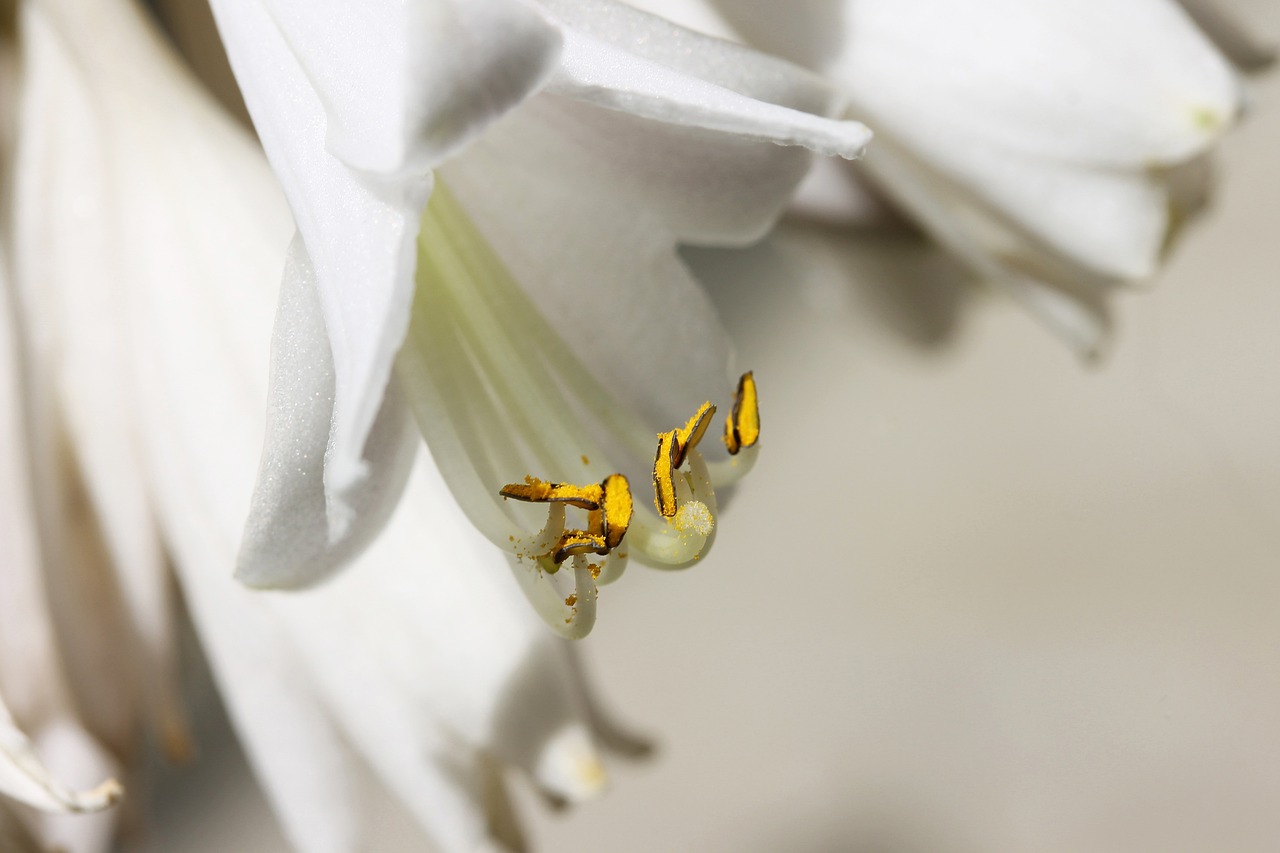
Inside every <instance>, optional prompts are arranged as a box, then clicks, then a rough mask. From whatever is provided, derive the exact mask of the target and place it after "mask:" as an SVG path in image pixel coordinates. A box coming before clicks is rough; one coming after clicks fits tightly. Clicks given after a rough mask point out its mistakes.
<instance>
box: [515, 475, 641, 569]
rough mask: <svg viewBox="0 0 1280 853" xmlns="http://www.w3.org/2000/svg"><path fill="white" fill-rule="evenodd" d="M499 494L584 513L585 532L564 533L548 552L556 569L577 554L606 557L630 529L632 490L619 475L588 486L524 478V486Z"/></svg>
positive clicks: (520, 484)
mask: <svg viewBox="0 0 1280 853" xmlns="http://www.w3.org/2000/svg"><path fill="white" fill-rule="evenodd" d="M498 494H500V495H502V496H503V497H504V498H514V499H515V500H518V501H528V502H530V503H564V504H568V505H569V506H574V507H578V508H579V509H585V510H587V529H586V530H566V531H565V532H564V534H563V535H562V536H561V537H560V539H559V541H557V542H556V544H555V546H554V547H553V548H552V549H551V551H550V552H549V553H550V554H551V556H552V561H553V562H554V563H555V564H556V565H557V566H558V565H560V564H561V563H563V562H564V561H565V560H567V559H569V558H570V557H573V556H576V555H578V554H599V555H600V556H602V557H603V556H605V555H606V554H608V553H609V552H610V551H612V550H613V549H614V548H617V547H618V546H619V545H620V544H622V538H623V537H624V536H626V535H627V528H628V527H629V526H630V525H631V512H632V508H633V507H632V501H631V486H630V485H629V484H628V483H627V478H626V477H624V476H622V475H621V474H610V475H609V476H608V477H605V479H604V481H603V482H600V483H596V484H594V485H590V486H575V485H571V484H568V483H548V482H546V481H544V480H539V479H538V478H536V477H525V478H524V482H523V483H509V484H507V485H505V486H503V487H502V489H501V490H500V491H499V492H498Z"/></svg>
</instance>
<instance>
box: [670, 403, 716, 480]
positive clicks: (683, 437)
mask: <svg viewBox="0 0 1280 853" xmlns="http://www.w3.org/2000/svg"><path fill="white" fill-rule="evenodd" d="M715 413H716V407H715V406H713V405H711V404H710V403H703V404H702V405H701V406H699V407H698V411H696V412H694V415H693V417H691V418H689V422H688V423H687V424H685V425H684V427H682V428H681V429H678V430H676V456H675V465H676V467H677V468H679V467H680V466H681V465H683V464H684V457H685V454H686V453H688V452H689V451H690V450H692V449H693V448H695V447H697V446H698V442H699V441H702V436H704V435H706V432H707V427H709V426H711V418H712V416H713V415H715Z"/></svg>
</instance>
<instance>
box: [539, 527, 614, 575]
mask: <svg viewBox="0 0 1280 853" xmlns="http://www.w3.org/2000/svg"><path fill="white" fill-rule="evenodd" d="M608 553H609V546H608V544H607V543H606V542H605V541H604V537H603V536H600V535H598V534H595V533H590V532H588V531H586V530H566V531H565V532H564V535H563V536H561V537H560V541H559V542H557V543H556V547H555V548H553V549H552V555H551V559H552V562H554V563H555V564H556V565H557V566H558V565H560V564H561V563H563V562H564V561H565V560H567V559H569V558H570V557H576V556H578V555H579V554H600V555H604V554H608Z"/></svg>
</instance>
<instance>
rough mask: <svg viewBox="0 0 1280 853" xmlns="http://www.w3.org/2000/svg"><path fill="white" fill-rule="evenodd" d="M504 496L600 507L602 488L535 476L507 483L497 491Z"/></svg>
mask: <svg viewBox="0 0 1280 853" xmlns="http://www.w3.org/2000/svg"><path fill="white" fill-rule="evenodd" d="M498 494H500V495H502V496H503V497H504V498H515V499H516V500H518V501H528V502H529V503H544V504H545V503H566V504H569V506H576V507H578V508H579V509H586V510H595V509H599V508H600V501H602V500H603V499H604V489H603V488H602V487H601V486H600V485H599V484H593V485H590V486H574V485H571V484H569V483H548V482H546V481H545V480H539V479H538V478H537V477H525V478H524V482H523V483H508V484H507V485H505V486H503V487H502V490H501V491H499V492H498Z"/></svg>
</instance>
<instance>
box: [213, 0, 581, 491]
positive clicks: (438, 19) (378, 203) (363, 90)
mask: <svg viewBox="0 0 1280 853" xmlns="http://www.w3.org/2000/svg"><path fill="white" fill-rule="evenodd" d="M213 8H214V12H215V15H216V17H217V20H218V26H219V29H220V31H221V33H222V36H223V40H224V42H225V44H226V47H227V53H228V56H229V58H230V60H231V64H232V67H233V69H234V70H235V72H236V78H237V80H238V81H239V83H240V87H241V91H242V92H243V94H244V97H245V103H246V105H247V106H248V108H249V112H250V114H251V115H252V116H253V119H254V124H255V127H256V128H257V130H258V135H259V138H260V139H261V140H262V144H263V147H264V148H265V149H266V152H267V156H268V158H269V159H270V160H271V163H272V166H273V167H274V169H275V171H276V174H277V176H278V177H279V178H280V181H281V183H282V185H283V186H284V189H285V194H286V196H287V197H288V199H289V204H290V207H291V208H292V210H293V215H294V219H295V220H296V222H297V225H298V229H299V232H300V233H301V236H302V241H303V244H304V245H305V247H306V250H307V253H308V255H309V259H310V263H311V265H312V268H313V270H314V274H315V280H316V283H317V289H318V292H319V294H320V302H321V306H322V309H323V313H324V319H325V326H326V331H327V334H328V338H329V342H330V348H331V350H332V353H333V364H334V403H333V423H332V426H331V430H332V441H331V446H330V448H329V451H328V456H327V459H326V463H325V488H326V490H327V495H328V500H327V503H328V504H329V505H330V506H331V507H338V506H339V505H340V504H341V503H342V502H344V501H348V500H351V498H350V497H349V495H348V493H349V492H350V491H351V490H352V489H354V488H356V487H357V486H358V485H359V483H360V482H361V481H363V480H364V479H365V477H366V476H368V474H369V468H368V466H367V464H366V463H365V460H364V457H363V453H364V450H365V445H366V440H367V438H368V436H369V433H370V431H371V430H372V429H373V425H374V422H375V420H376V419H377V416H378V412H379V410H380V408H381V404H382V399H383V394H384V392H385V389H386V386H387V380H388V377H389V376H390V373H391V363H392V359H393V358H394V355H395V352H396V350H397V349H398V348H399V346H400V342H401V341H402V340H403V339H404V334H405V330H406V328H407V323H408V308H409V303H410V300H411V298H412V293H413V259H414V239H415V237H416V235H417V229H418V218H419V216H420V215H421V212H422V208H423V206H424V205H425V203H426V200H427V197H428V195H429V194H430V180H429V175H428V174H427V169H429V168H430V166H431V165H433V163H434V162H435V161H436V160H437V159H438V158H440V157H442V156H444V155H445V154H447V153H448V152H449V151H451V150H453V149H454V148H455V147H457V146H458V145H460V144H461V143H462V142H463V141H465V140H466V139H467V138H469V137H470V136H472V135H474V134H475V133H476V132H477V131H478V130H479V129H481V128H482V127H484V126H485V124H486V123H488V122H489V121H492V120H493V119H494V118H496V117H497V116H499V115H501V114H502V113H503V112H504V111H505V110H506V109H507V108H509V107H510V106H511V105H512V104H513V103H516V102H518V101H519V100H521V99H522V98H523V97H525V96H526V95H527V94H528V93H529V92H530V91H532V90H533V89H535V88H536V87H537V86H539V85H541V82H542V79H543V78H544V77H545V75H546V73H547V72H548V71H549V69H550V66H551V64H552V63H553V62H554V61H555V59H556V57H557V56H558V55H559V49H560V40H559V35H558V33H557V31H556V30H555V28H554V27H552V26H551V25H550V24H548V23H547V22H546V21H545V20H544V19H543V17H542V16H541V14H540V13H537V12H536V11H532V10H531V8H530V7H529V6H527V5H526V4H525V3H522V2H519V0H486V2H478V3H471V2H449V0H412V2H408V3H404V2H391V0H374V2H368V3H363V4H359V5H358V6H357V5H352V4H347V3H340V2H331V3H326V4H325V5H324V7H323V11H324V13H322V14H318V11H319V10H317V9H316V8H315V5H314V4H312V3H303V2H290V0H272V2H238V0H236V1H234V2H233V0H218V2H215V3H214V4H213ZM291 274H294V275H299V274H302V273H300V272H297V271H295V272H293V273H291ZM341 512H342V511H341V510H340V512H339V514H341ZM345 512H347V513H352V512H354V509H353V508H351V507H347V509H346V510H345Z"/></svg>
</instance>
